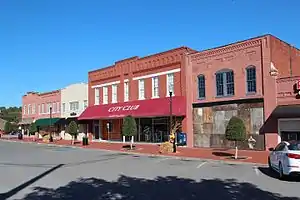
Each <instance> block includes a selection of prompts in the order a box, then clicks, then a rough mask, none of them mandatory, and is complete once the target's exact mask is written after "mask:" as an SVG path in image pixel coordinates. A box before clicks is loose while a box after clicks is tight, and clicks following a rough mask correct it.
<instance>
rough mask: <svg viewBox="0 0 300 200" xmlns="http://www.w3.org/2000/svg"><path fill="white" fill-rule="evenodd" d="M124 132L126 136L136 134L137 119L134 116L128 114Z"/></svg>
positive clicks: (124, 122) (124, 121)
mask: <svg viewBox="0 0 300 200" xmlns="http://www.w3.org/2000/svg"><path fill="white" fill-rule="evenodd" d="M122 134H123V135H124V136H136V135H137V126H136V122H135V119H134V118H133V117H132V116H127V117H125V118H124V120H123V126H122Z"/></svg>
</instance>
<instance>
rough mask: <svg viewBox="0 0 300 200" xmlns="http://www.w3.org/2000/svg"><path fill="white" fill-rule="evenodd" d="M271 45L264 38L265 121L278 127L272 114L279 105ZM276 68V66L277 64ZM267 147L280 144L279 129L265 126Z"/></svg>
mask: <svg viewBox="0 0 300 200" xmlns="http://www.w3.org/2000/svg"><path fill="white" fill-rule="evenodd" d="M271 61H272V59H271V47H270V39H269V38H264V39H262V71H263V73H262V74H263V76H262V79H263V80H262V82H263V95H264V122H265V124H267V123H266V122H270V123H271V124H272V126H275V127H277V124H278V122H277V119H275V118H274V117H273V116H272V112H273V111H274V110H275V108H276V107H277V84H276V78H277V74H276V73H273V72H274V71H273V69H272V67H274V66H272V65H273V63H272V62H271ZM275 68H276V66H275ZM264 134H265V148H266V150H268V149H269V148H270V147H274V146H275V145H277V144H278V142H279V139H278V130H277V131H276V132H274V131H271V129H269V128H265V131H264Z"/></svg>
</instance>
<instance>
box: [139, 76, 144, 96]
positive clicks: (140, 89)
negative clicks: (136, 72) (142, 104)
mask: <svg viewBox="0 0 300 200" xmlns="http://www.w3.org/2000/svg"><path fill="white" fill-rule="evenodd" d="M143 99H145V80H144V79H140V80H139V100H143Z"/></svg>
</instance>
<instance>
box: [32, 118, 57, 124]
mask: <svg viewBox="0 0 300 200" xmlns="http://www.w3.org/2000/svg"><path fill="white" fill-rule="evenodd" d="M58 120H60V118H51V119H50V118H44V119H38V120H36V121H35V125H36V126H50V124H51V125H54V124H55V123H56V122H58Z"/></svg>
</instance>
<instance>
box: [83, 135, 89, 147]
mask: <svg viewBox="0 0 300 200" xmlns="http://www.w3.org/2000/svg"><path fill="white" fill-rule="evenodd" d="M88 144H89V139H88V137H83V138H82V145H83V146H86V145H88Z"/></svg>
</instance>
